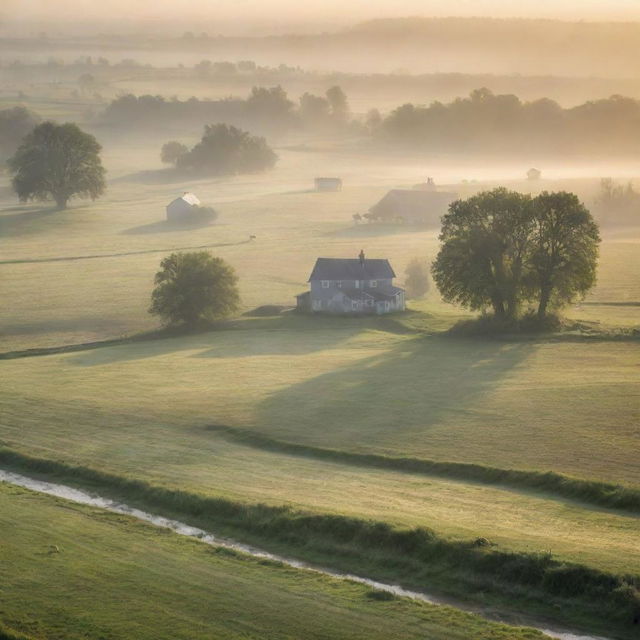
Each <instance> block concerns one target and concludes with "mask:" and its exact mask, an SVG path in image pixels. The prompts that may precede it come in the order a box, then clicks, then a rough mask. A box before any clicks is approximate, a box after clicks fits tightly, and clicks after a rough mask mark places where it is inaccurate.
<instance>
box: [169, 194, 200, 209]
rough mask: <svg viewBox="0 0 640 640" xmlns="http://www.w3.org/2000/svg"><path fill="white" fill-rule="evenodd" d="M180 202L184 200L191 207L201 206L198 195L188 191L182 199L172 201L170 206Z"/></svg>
mask: <svg viewBox="0 0 640 640" xmlns="http://www.w3.org/2000/svg"><path fill="white" fill-rule="evenodd" d="M180 200H184V201H185V202H186V203H187V204H190V205H191V206H193V205H198V204H200V200H198V198H197V197H196V195H195V194H193V193H189V192H188V191H185V192H184V193H183V194H182V195H181V196H180V197H178V198H176V199H175V200H172V201H171V202H170V203H169V204H173V203H174V202H180Z"/></svg>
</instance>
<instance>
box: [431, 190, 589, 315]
mask: <svg viewBox="0 0 640 640" xmlns="http://www.w3.org/2000/svg"><path fill="white" fill-rule="evenodd" d="M440 240H441V242H442V246H441V248H440V251H439V253H438V255H437V257H436V259H435V261H434V263H433V265H432V274H433V279H434V281H435V283H436V285H437V287H438V289H439V290H440V293H441V294H442V297H443V299H444V300H445V301H448V302H454V303H457V304H460V305H461V306H463V307H466V308H469V309H473V310H484V309H486V308H490V309H492V310H493V313H494V315H495V316H496V317H497V318H499V319H504V320H507V321H513V320H516V319H517V318H518V317H519V316H520V314H521V312H522V310H523V308H524V306H525V305H527V304H535V305H536V307H537V315H538V318H540V319H544V318H545V316H546V314H547V311H548V309H549V307H550V306H551V305H553V306H556V307H559V306H562V305H563V304H566V303H568V302H571V301H572V300H574V299H575V298H576V297H579V296H582V295H584V294H585V293H586V292H587V291H589V289H590V288H591V287H593V285H594V284H595V280H596V263H597V257H598V245H599V242H600V236H599V232H598V226H597V224H596V223H595V222H594V220H593V218H592V216H591V214H590V213H589V211H588V210H587V209H586V208H585V207H584V205H583V204H582V203H581V202H580V201H579V200H578V198H577V196H575V195H574V194H572V193H567V192H563V191H561V192H557V193H548V192H543V193H541V194H540V195H538V196H537V197H535V198H532V197H531V196H529V195H526V194H521V193H516V192H514V191H508V190H507V189H504V188H500V189H495V190H493V191H485V192H483V193H479V194H477V195H475V196H473V197H471V198H468V199H466V200H458V201H455V202H453V203H452V204H451V205H450V207H449V212H448V213H447V214H446V215H445V216H444V217H443V221H442V232H441V234H440Z"/></svg>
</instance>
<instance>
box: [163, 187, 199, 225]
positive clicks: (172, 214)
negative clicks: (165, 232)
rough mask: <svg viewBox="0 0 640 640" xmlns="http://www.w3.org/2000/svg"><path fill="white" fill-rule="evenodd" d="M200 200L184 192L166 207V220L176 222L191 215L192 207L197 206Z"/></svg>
mask: <svg viewBox="0 0 640 640" xmlns="http://www.w3.org/2000/svg"><path fill="white" fill-rule="evenodd" d="M199 204H200V200H198V198H196V196H195V195H194V194H193V193H189V192H188V191H185V192H184V193H183V194H182V195H181V196H180V197H179V198H176V199H175V200H173V201H172V202H170V203H169V204H168V205H167V220H169V222H178V221H180V220H182V219H183V218H184V217H185V216H187V215H188V214H189V213H191V210H192V209H193V207H194V206H198V205H199Z"/></svg>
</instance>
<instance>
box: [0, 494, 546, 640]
mask: <svg viewBox="0 0 640 640" xmlns="http://www.w3.org/2000/svg"><path fill="white" fill-rule="evenodd" d="M0 525H1V526H2V531H3V544H2V547H1V549H0V570H1V572H2V603H1V604H0V621H2V623H3V624H4V626H0V638H1V639H2V640H104V639H105V638H109V639H110V640H124V639H127V640H130V639H132V638H135V639H136V640H209V639H211V638H225V639H229V640H286V639H287V638H302V637H304V638H309V639H310V640H326V638H336V639H339V640H364V639H365V638H367V639H372V640H386V639H387V638H407V639H408V640H418V639H419V638H425V637H428V638H430V639H433V640H451V639H452V640H487V639H490V640H534V639H538V638H540V639H541V640H542V638H543V635H542V634H541V633H538V632H535V631H532V630H530V629H528V630H527V629H517V628H512V627H506V626H504V625H500V624H493V623H490V622H486V621H485V620H483V619H481V618H480V617H478V616H474V615H469V614H465V613H461V612H459V611H456V610H454V609H451V608H448V607H434V606H430V605H424V604H420V603H416V602H411V601H407V600H399V599H390V600H384V601H383V600H378V599H375V597H373V596H374V595H375V593H373V592H372V591H371V590H369V589H368V588H367V587H364V586H362V585H357V584H353V583H349V582H345V581H340V580H333V579H330V578H327V577H325V576H321V575H319V574H314V573H311V572H305V571H298V570H294V569H290V568H288V567H285V566H282V565H279V564H277V563H274V562H268V561H265V560H259V559H254V558H251V557H249V556H245V555H242V554H236V553H234V552H232V551H228V550H224V549H215V548H212V547H209V546H207V545H205V544H202V543H200V542H197V541H195V540H192V539H186V538H182V537H180V536H177V535H175V534H172V533H169V532H168V531H166V530H163V529H159V528H157V527H153V526H151V525H147V524H144V523H141V522H138V521H136V520H134V519H132V518H129V517H125V516H121V515H117V514H111V513H108V512H105V511H102V510H100V509H96V508H92V507H84V506H81V505H76V504H73V503H70V502H67V501H65V500H59V499H56V498H51V497H50V496H45V495H41V494H35V493H32V492H30V491H27V490H24V489H19V488H17V487H10V486H8V485H0ZM53 545H55V547H56V548H57V551H55V550H54V551H52V546H53ZM3 634H4V635H3ZM23 634H25V635H23ZM27 636H28V637H27Z"/></svg>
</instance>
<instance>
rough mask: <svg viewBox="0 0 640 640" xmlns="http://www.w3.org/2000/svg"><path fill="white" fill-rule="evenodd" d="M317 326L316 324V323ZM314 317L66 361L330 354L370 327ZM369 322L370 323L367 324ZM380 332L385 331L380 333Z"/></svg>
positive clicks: (251, 323)
mask: <svg viewBox="0 0 640 640" xmlns="http://www.w3.org/2000/svg"><path fill="white" fill-rule="evenodd" d="M316 320H317V321H318V322H315V321H316ZM362 320H363V321H362V322H359V321H357V320H355V321H350V320H347V321H346V322H345V319H338V318H313V317H309V316H299V315H297V314H293V313H284V314H281V315H276V316H268V317H251V318H243V319H240V320H233V321H231V322H228V323H223V324H221V325H220V327H219V328H218V329H215V328H212V329H211V330H210V331H204V332H200V333H190V334H189V333H187V334H183V335H178V336H172V335H169V334H167V335H168V336H169V337H162V338H160V339H152V340H141V341H135V342H134V341H132V342H128V343H126V344H121V345H117V346H107V347H104V348H100V349H92V350H88V351H82V352H79V353H78V354H77V355H74V356H71V357H69V358H68V359H67V360H66V362H68V363H70V364H75V365H78V366H83V367H91V366H99V365H106V364H111V363H116V362H128V361H134V360H144V359H147V358H155V357H158V356H164V355H167V354H171V353H177V352H181V351H185V352H187V351H190V352H193V353H189V354H186V355H185V357H190V358H212V359H213V358H246V357H250V356H266V355H273V356H296V355H304V354H310V353H314V352H316V351H321V350H324V349H332V348H335V347H336V346H338V345H339V344H341V343H343V342H345V341H347V340H349V339H350V338H353V337H355V336H356V335H357V334H358V333H360V332H361V331H363V330H365V329H366V328H368V327H369V324H368V323H367V322H366V321H365V319H362ZM372 320H373V319H372ZM381 330H384V329H382V328H381Z"/></svg>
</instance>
